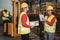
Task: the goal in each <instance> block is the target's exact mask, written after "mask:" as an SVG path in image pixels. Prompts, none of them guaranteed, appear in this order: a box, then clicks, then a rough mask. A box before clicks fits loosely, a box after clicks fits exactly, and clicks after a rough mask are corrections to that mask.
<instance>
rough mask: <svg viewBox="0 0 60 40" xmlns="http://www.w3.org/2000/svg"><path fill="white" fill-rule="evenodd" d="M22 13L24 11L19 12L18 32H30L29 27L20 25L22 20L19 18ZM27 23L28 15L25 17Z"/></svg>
mask: <svg viewBox="0 0 60 40" xmlns="http://www.w3.org/2000/svg"><path fill="white" fill-rule="evenodd" d="M23 14H24V12H22V13H21V14H20V17H19V22H18V34H28V33H30V28H26V27H24V26H23V25H22V22H21V21H22V20H21V18H22V15H23ZM26 23H27V24H28V25H29V19H28V17H27V22H26Z"/></svg>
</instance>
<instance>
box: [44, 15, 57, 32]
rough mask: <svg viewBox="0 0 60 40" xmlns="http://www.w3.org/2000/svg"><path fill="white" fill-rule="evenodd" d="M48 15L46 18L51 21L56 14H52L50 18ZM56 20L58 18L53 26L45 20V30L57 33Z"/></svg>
mask: <svg viewBox="0 0 60 40" xmlns="http://www.w3.org/2000/svg"><path fill="white" fill-rule="evenodd" d="M47 17H48V16H45V20H48V21H49V22H51V20H52V19H53V17H55V16H54V15H51V16H50V17H49V18H48V19H47ZM56 22H57V20H56V19H55V22H54V24H53V25H52V26H50V25H48V24H47V23H46V22H45V25H44V31H45V32H50V33H55V29H56Z"/></svg>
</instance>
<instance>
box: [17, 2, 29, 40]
mask: <svg viewBox="0 0 60 40" xmlns="http://www.w3.org/2000/svg"><path fill="white" fill-rule="evenodd" d="M21 9H22V12H21V14H20V17H19V22H18V23H19V24H18V34H20V35H21V38H22V40H29V33H30V25H29V18H28V16H27V11H28V10H29V8H28V4H27V3H25V2H24V3H22V4H21Z"/></svg>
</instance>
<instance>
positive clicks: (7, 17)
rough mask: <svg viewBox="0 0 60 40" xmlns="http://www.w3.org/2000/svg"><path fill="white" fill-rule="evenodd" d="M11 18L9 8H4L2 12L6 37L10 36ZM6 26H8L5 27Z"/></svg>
mask: <svg viewBox="0 0 60 40" xmlns="http://www.w3.org/2000/svg"><path fill="white" fill-rule="evenodd" d="M9 17H10V13H9V11H8V10H7V8H4V10H3V11H2V20H3V25H4V33H3V34H4V35H5V36H6V35H7V34H8V22H9V21H10V19H9ZM5 24H6V26H5Z"/></svg>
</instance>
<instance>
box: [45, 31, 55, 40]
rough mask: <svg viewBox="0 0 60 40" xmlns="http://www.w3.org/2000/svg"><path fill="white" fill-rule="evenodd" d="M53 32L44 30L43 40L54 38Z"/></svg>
mask: <svg viewBox="0 0 60 40" xmlns="http://www.w3.org/2000/svg"><path fill="white" fill-rule="evenodd" d="M54 35H55V33H48V32H45V40H54Z"/></svg>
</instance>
